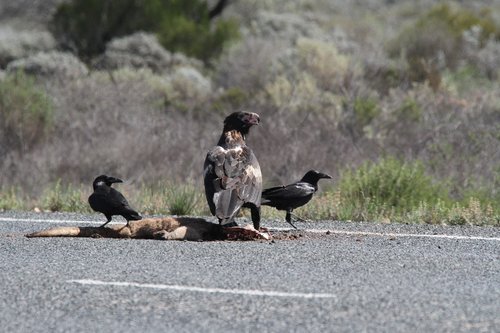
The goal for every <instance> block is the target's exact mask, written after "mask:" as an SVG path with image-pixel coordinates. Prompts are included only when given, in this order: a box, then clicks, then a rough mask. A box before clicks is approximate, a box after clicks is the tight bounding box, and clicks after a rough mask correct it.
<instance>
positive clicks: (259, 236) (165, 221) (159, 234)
mask: <svg viewBox="0 0 500 333" xmlns="http://www.w3.org/2000/svg"><path fill="white" fill-rule="evenodd" d="M261 229H264V228H261ZM26 237H29V238H32V237H99V238H137V239H162V240H189V241H213V240H271V239H273V238H274V239H297V238H299V236H298V234H297V235H295V234H294V235H291V234H290V233H287V232H277V233H276V234H275V236H274V237H273V236H272V235H271V234H270V233H269V232H268V231H267V230H265V229H264V230H260V231H258V230H255V229H254V228H253V226H252V225H247V226H245V227H222V226H220V225H218V224H215V223H212V222H210V221H207V220H205V219H203V218H193V217H162V218H148V219H143V220H139V221H130V222H129V224H128V225H125V224H123V225H113V226H110V227H105V228H104V227H57V228H52V229H47V230H42V231H38V232H34V233H31V234H28V235H26Z"/></svg>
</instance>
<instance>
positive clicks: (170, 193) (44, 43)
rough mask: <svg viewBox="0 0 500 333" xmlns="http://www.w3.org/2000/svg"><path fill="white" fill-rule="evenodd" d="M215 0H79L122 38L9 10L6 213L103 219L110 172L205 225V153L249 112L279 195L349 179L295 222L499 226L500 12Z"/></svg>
mask: <svg viewBox="0 0 500 333" xmlns="http://www.w3.org/2000/svg"><path fill="white" fill-rule="evenodd" d="M129 2H130V1H129ZM217 2H218V1H208V2H205V1H202V0H196V1H195V0H191V1H190V3H193V4H194V3H196V4H197V5H196V6H194V5H193V6H191V7H190V8H191V10H190V11H186V8H184V7H183V6H182V3H183V2H182V1H180V2H179V1H169V0H158V1H148V2H147V4H148V6H152V7H146V6H145V7H141V8H140V9H141V10H142V11H141V10H139V11H134V13H135V16H134V17H133V20H132V19H130V20H127V19H119V17H117V16H118V14H120V13H122V14H123V11H124V10H125V9H123V8H119V9H120V10H122V12H120V10H118V9H117V10H113V8H115V7H113V6H118V5H117V4H121V5H125V4H126V3H128V2H126V1H125V2H116V1H114V0H106V1H97V2H96V1H83V2H82V1H75V2H73V3H74V4H79V5H80V6H83V7H78V11H77V12H79V13H80V12H82V11H85V10H86V8H85V6H91V5H92V6H106V5H108V7H106V10H107V11H106V12H105V13H106V15H105V16H101V17H100V20H105V21H106V24H111V23H112V22H114V21H113V20H117V21H116V22H117V25H112V24H111V25H110V26H108V30H109V31H111V30H112V29H111V28H116V29H115V30H112V31H115V32H113V33H112V34H108V33H106V31H102V30H99V29H98V28H99V27H103V26H104V25H103V24H104V23H103V22H101V21H98V22H97V23H96V22H93V23H92V22H90V23H89V22H88V21H86V20H84V19H82V18H84V17H85V15H80V16H79V18H80V19H82V20H83V21H78V24H80V26H76V25H75V26H71V27H69V26H67V24H68V22H75V21H71V20H69V21H68V18H71V15H74V14H73V11H72V10H71V8H70V7H68V6H70V5H69V4H68V3H71V2H61V1H56V0H54V1H35V2H34V3H33V4H32V5H31V6H28V5H27V4H26V1H19V2H16V3H15V4H14V3H9V4H3V5H1V6H3V8H0V9H3V11H2V10H0V12H3V13H8V14H9V15H8V17H7V16H5V17H3V16H1V18H2V19H4V20H3V22H4V23H3V24H2V25H0V138H1V145H0V188H1V192H0V209H33V208H35V207H36V208H39V209H46V210H77V211H82V210H83V211H85V210H88V209H89V208H88V207H87V204H86V197H87V196H88V195H89V194H90V192H91V182H92V180H93V178H94V177H95V176H97V175H99V174H102V173H105V174H110V175H115V176H117V177H120V178H122V179H125V180H126V181H127V182H126V184H125V185H122V186H121V188H120V189H121V190H122V191H123V192H125V193H126V194H127V195H128V196H129V197H130V201H131V203H134V206H135V207H136V208H137V209H138V210H140V211H142V212H147V213H162V214H164V213H175V214H208V212H207V208H206V204H205V202H204V198H203V196H202V193H203V191H202V187H203V185H202V165H203V160H204V158H205V153H206V151H207V150H208V149H209V148H210V147H211V146H212V145H213V144H215V142H216V140H217V138H218V136H219V134H220V131H221V128H222V120H223V118H224V117H225V115H227V114H229V113H230V112H233V111H235V110H243V109H244V110H249V111H253V112H257V113H259V114H260V116H261V120H262V123H261V125H260V126H259V127H257V128H254V129H253V130H252V132H251V133H250V136H249V138H248V142H249V145H251V147H252V148H253V149H254V151H255V153H256V155H257V157H258V159H259V161H260V164H261V168H262V171H263V176H264V184H265V186H272V185H278V184H284V183H289V182H292V181H295V180H298V179H299V178H300V177H301V176H302V175H303V174H304V173H305V171H307V170H309V169H318V170H321V171H324V172H326V173H328V174H330V175H332V176H333V177H334V180H333V181H332V182H330V183H328V182H327V181H324V182H322V183H321V184H320V188H321V194H320V195H319V196H317V197H316V198H315V199H314V200H313V201H312V202H311V203H310V205H309V206H306V207H304V208H302V209H301V210H298V211H297V214H298V215H302V216H304V217H307V218H313V219H326V218H333V219H343V220H376V221H400V222H420V223H422V222H425V223H450V224H490V225H500V190H499V189H500V149H499V148H498V147H499V146H500V94H499V91H500V57H499V54H500V23H498V22H500V4H499V3H498V2H496V1H488V0H483V1H474V2H473V3H469V2H462V1H449V2H441V1H432V0H426V1H419V2H418V3H417V2H414V1H384V0H371V1H363V2H360V1H340V0H334V1H331V0H320V1H313V0H304V1H285V0H273V1H260V0H248V1H245V0H234V1H230V2H229V5H228V6H227V7H225V8H224V10H223V11H222V13H221V15H218V16H217V17H213V18H210V17H209V16H208V15H209V11H210V9H211V8H213V6H214V5H215V4H216V3H217ZM60 3H63V5H61V6H62V7H59V4H60ZM130 3H133V4H136V2H133V1H132V2H130ZM145 3H146V2H145ZM154 6H159V7H154ZM162 6H163V7H162ZM168 6H173V7H168ZM175 6H177V7H175ZM139 7H140V6H139ZM37 8H38V9H39V11H38V14H39V15H35V14H34V13H36V9H37ZM68 8H69V9H68ZM151 8H157V9H158V8H159V9H158V10H157V11H152V9H151ZM162 8H163V9H165V8H167V9H168V8H170V11H168V12H169V13H170V14H168V15H167V14H166V12H165V13H164V12H162V10H163V9H162ZM172 8H175V11H174V10H173V9H172ZM192 8H195V9H196V10H197V11H193V9H192ZM160 9H161V10H160ZM89 10H96V9H95V8H90V9H89ZM99 12H101V10H99ZM172 12H175V14H172ZM141 13H145V14H144V15H143V16H140V14H141ZM153 14H154V15H153ZM4 15H7V14H4ZM65 15H66V16H65ZM67 15H69V16H67ZM148 15H149V16H148ZM122 16H123V15H122ZM124 17H129V16H127V15H125V16H124ZM151 20H155V21H154V24H153V22H151ZM61 22H62V23H61ZM64 22H66V23H64ZM118 23H119V25H118ZM65 24H66V25H65ZM81 27H84V29H83V32H87V33H90V32H92V31H93V32H92V34H90V35H88V36H87V37H85V38H90V37H92V38H98V40H99V43H101V44H81V45H77V44H75V43H74V42H72V41H74V40H75V39H74V37H72V36H73V35H74V36H79V35H78V34H79V33H82V30H78V29H81ZM85 27H86V28H85ZM89 27H92V28H95V31H94V30H92V31H91V30H89V29H90V28H89ZM173 27H175V28H178V29H177V30H176V29H173ZM119 28H120V29H121V30H120V29H119ZM181 28H182V29H181ZM61 29H62V30H61ZM97 33H100V35H99V36H97V35H96V34H97ZM71 34H73V35H71ZM83 38H84V37H81V38H80V37H78V39H77V40H79V41H80V42H81V43H83V42H84V41H85V39H83ZM89 40H92V39H89ZM89 45H91V46H92V47H94V48H93V49H86V48H85V46H87V47H88V46H89ZM264 213H265V216H271V217H280V218H282V217H283V216H282V214H281V213H278V212H276V211H273V210H271V209H266V210H265V211H264Z"/></svg>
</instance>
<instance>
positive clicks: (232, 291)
mask: <svg viewBox="0 0 500 333" xmlns="http://www.w3.org/2000/svg"><path fill="white" fill-rule="evenodd" d="M66 282H68V283H78V284H82V285H92V286H114V287H135V288H149V289H163V290H175V291H188V292H199V293H211V294H233V295H245V296H269V297H294V298H336V297H337V296H336V295H335V294H328V293H295V292H284V291H266V290H252V289H248V290H245V289H222V288H204V287H193V286H181V285H170V284H151V283H136V282H119V281H109V282H108V281H99V280H86V279H84V280H68V281H66Z"/></svg>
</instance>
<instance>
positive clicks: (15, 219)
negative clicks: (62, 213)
mask: <svg viewBox="0 0 500 333" xmlns="http://www.w3.org/2000/svg"><path fill="white" fill-rule="evenodd" d="M0 221H4V222H36V223H71V224H78V223H90V224H103V223H104V222H106V221H104V220H103V221H101V222H99V221H85V220H51V219H20V218H13V217H0ZM124 223H125V222H119V221H117V222H109V223H108V224H124Z"/></svg>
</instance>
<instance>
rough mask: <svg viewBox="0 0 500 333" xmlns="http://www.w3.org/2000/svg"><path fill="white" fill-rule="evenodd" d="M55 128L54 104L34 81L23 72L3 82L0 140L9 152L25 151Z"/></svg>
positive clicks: (0, 101) (0, 95)
mask: <svg viewBox="0 0 500 333" xmlns="http://www.w3.org/2000/svg"><path fill="white" fill-rule="evenodd" d="M52 125H53V105H52V102H51V100H50V99H49V97H48V96H47V95H46V94H45V92H44V91H42V90H41V89H40V88H38V87H37V86H36V84H35V81H34V79H33V78H31V77H29V76H27V75H25V74H24V73H22V72H18V73H16V74H11V75H8V76H7V77H6V78H5V79H4V80H2V81H0V139H1V140H2V145H4V147H6V148H7V149H16V150H20V151H26V150H28V149H30V148H31V147H33V146H34V145H35V144H36V143H39V142H40V141H41V139H43V138H44V137H45V136H46V135H47V134H48V132H49V131H50V129H51V128H52Z"/></svg>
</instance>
